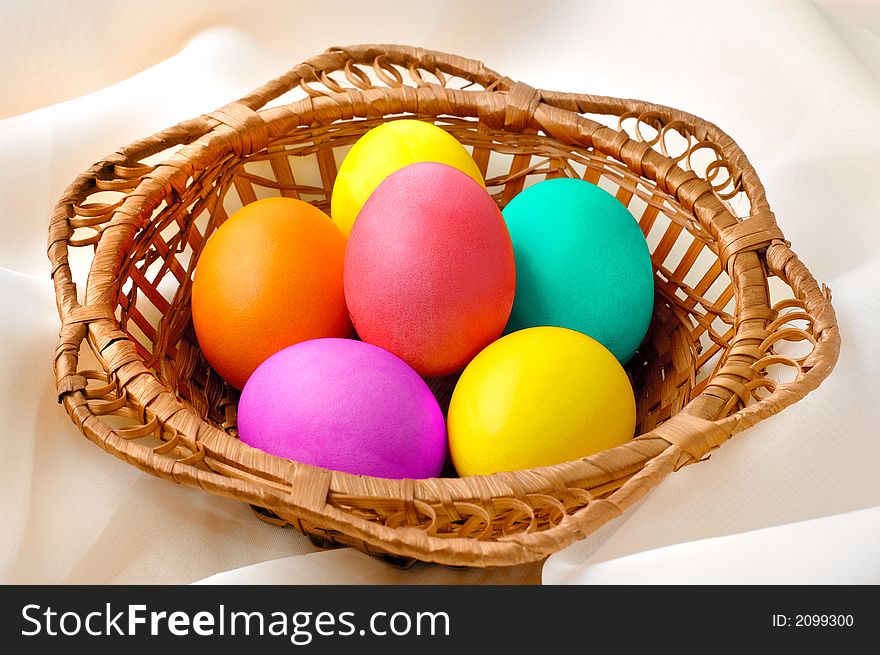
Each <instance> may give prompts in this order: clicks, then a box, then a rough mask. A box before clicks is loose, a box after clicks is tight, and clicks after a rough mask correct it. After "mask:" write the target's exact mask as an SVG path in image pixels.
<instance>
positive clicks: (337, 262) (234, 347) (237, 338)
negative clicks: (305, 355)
mask: <svg viewBox="0 0 880 655" xmlns="http://www.w3.org/2000/svg"><path fill="white" fill-rule="evenodd" d="M344 257H345V237H344V236H343V235H342V232H341V231H340V230H339V228H338V227H336V225H335V224H334V223H333V222H332V221H331V220H330V218H329V217H328V216H327V215H326V214H324V212H322V211H321V210H319V209H318V208H316V207H314V206H312V205H310V204H309V203H307V202H303V201H301V200H295V199H293V198H267V199H264V200H258V201H256V202H253V203H251V204H249V205H246V206H245V207H242V208H241V209H240V210H238V211H237V212H235V213H234V214H233V215H232V216H230V217H229V219H227V220H226V222H225V223H223V224H222V225H221V226H220V227H219V228H218V229H217V231H216V232H215V233H214V234H213V235H211V237H210V238H209V239H208V242H207V243H206V244H205V247H204V250H203V251H202V254H201V256H200V258H199V262H198V265H197V266H196V271H195V277H194V279H193V287H192V316H193V327H194V328H195V331H196V336H197V337H198V340H199V345H200V346H201V348H202V352H204V354H205V357H206V358H207V360H208V362H209V363H210V364H211V366H213V367H214V369H215V370H216V371H217V372H218V373H219V374H220V375H221V376H223V378H224V379H225V380H226V381H227V382H229V383H230V384H232V385H234V386H236V387H238V388H239V389H240V388H242V387H243V386H244V383H245V382H247V379H248V378H249V377H250V375H251V373H253V371H254V370H255V369H256V368H257V366H259V365H260V364H261V363H262V362H263V361H264V360H265V359H267V358H268V357H269V356H271V355H273V354H274V353H276V352H278V351H279V350H281V349H282V348H286V347H287V346H291V345H293V344H295V343H299V342H300V341H306V340H307V339H317V338H321V337H348V336H351V335H352V327H351V322H350V321H349V318H348V311H347V310H346V307H345V296H344V294H343V288H342V264H343V260H344Z"/></svg>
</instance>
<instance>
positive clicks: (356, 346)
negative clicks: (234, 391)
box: [238, 339, 446, 478]
mask: <svg viewBox="0 0 880 655" xmlns="http://www.w3.org/2000/svg"><path fill="white" fill-rule="evenodd" d="M238 430H239V435H240V438H241V440H242V441H243V442H244V443H246V444H248V445H250V446H253V447H255V448H259V449H260V450H263V451H265V452H268V453H271V454H273V455H277V456H279V457H286V458H289V459H292V460H295V461H298V462H303V463H306V464H312V465H314V466H321V467H324V468H329V469H335V470H339V471H345V472H348V473H353V474H360V475H371V476H376V477H383V478H427V477H436V476H437V475H439V473H440V470H441V469H442V467H443V463H444V460H445V457H446V427H445V424H444V422H443V414H442V412H441V411H440V407H439V405H438V404H437V400H436V399H435V398H434V395H433V394H432V393H431V390H430V389H429V388H428V386H427V385H426V384H425V382H424V380H422V379H421V378H420V377H419V375H418V374H417V373H416V372H415V371H413V370H412V369H411V368H410V367H409V366H407V365H406V364H405V363H404V362H403V361H401V360H400V359H399V358H397V357H395V356H394V355H392V354H391V353H389V352H387V351H385V350H382V349H381V348H378V347H376V346H372V345H370V344H366V343H362V342H360V341H355V340H352V339H315V340H312V341H304V342H302V343H299V344H296V345H295V346H290V347H289V348H285V349H284V350H282V351H280V352H278V353H276V354H274V355H272V356H271V357H270V358H269V359H267V360H266V361H265V362H263V363H262V364H261V365H260V366H259V368H257V370H256V371H254V373H253V375H252V376H251V377H250V379H249V380H248V382H247V384H246V385H245V387H244V390H243V391H242V393H241V399H240V401H239V404H238Z"/></svg>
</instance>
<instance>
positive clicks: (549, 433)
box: [447, 327, 636, 476]
mask: <svg viewBox="0 0 880 655" xmlns="http://www.w3.org/2000/svg"><path fill="white" fill-rule="evenodd" d="M635 421H636V404H635V397H634V395H633V391H632V387H631V386H630V383H629V379H628V378H627V375H626V373H625V372H624V370H623V367H621V365H620V363H619V362H618V361H617V359H616V358H615V357H614V355H612V354H611V353H610V352H609V351H608V350H607V349H606V348H605V347H604V346H602V344H600V343H599V342H598V341H596V340H595V339H592V338H590V337H588V336H586V335H585V334H583V333H581V332H576V331H574V330H569V329H567V328H559V327H535V328H529V329H526V330H519V331H517V332H513V333H511V334H508V335H505V336H503V337H502V338H500V339H498V341H496V342H494V343H493V344H491V345H490V346H489V347H488V348H486V349H485V350H483V351H482V352H481V353H480V354H479V355H477V356H476V357H475V358H474V360H473V361H472V362H471V363H470V364H469V365H468V367H467V368H466V369H465V370H464V373H462V374H461V378H460V379H459V381H458V383H457V384H456V386H455V390H454V391H453V393H452V400H451V402H450V405H449V413H448V417H447V427H448V431H449V452H450V455H451V456H452V461H453V464H454V465H455V469H456V471H458V473H459V475H462V476H468V475H483V474H489V473H497V472H499V471H518V470H522V469H530V468H535V467H538V466H548V465H552V464H560V463H562V462H567V461H570V460H573V459H577V458H580V457H586V456H587V455H592V454H593V453H597V452H599V451H602V450H606V449H608V448H612V447H614V446H618V445H620V444H622V443H624V442H626V441H627V440H628V439H630V438H631V437H632V436H633V432H634V430H635Z"/></svg>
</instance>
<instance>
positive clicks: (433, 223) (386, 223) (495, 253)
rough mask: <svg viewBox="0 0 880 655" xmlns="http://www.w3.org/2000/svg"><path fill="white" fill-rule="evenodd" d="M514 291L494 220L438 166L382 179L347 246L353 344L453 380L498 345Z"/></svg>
mask: <svg viewBox="0 0 880 655" xmlns="http://www.w3.org/2000/svg"><path fill="white" fill-rule="evenodd" d="M515 287H516V270H515V266H514V260H513V250H512V248H511V244H510V237H509V235H508V234H507V228H506V227H505V225H504V220H503V219H502V217H501V212H499V211H498V208H497V207H496V205H495V203H494V201H493V200H492V198H491V197H490V196H489V194H487V193H486V190H485V189H483V188H482V187H481V186H480V185H479V184H477V183H476V182H474V181H473V180H472V179H471V178H469V177H468V176H467V175H465V174H464V173H462V172H461V171H459V170H457V169H455V168H452V167H451V166H447V165H445V164H438V163H434V162H421V163H417V164H410V165H409V166H406V167H405V168H402V169H400V170H399V171H397V172H396V173H394V174H392V175H391V176H389V177H388V178H387V179H386V180H385V181H384V182H382V184H380V185H379V186H378V187H377V188H376V190H375V191H374V192H373V194H372V195H371V196H370V198H369V199H368V200H367V202H366V204H364V207H363V209H362V210H361V212H360V215H359V216H358V220H357V222H356V223H355V225H354V229H353V230H352V232H351V236H350V237H349V240H348V247H347V249H346V253H345V300H346V302H347V303H348V311H349V314H350V315H351V319H352V322H353V323H354V327H355V329H356V330H357V333H358V335H360V337H361V338H362V339H363V340H364V341H367V342H369V343H372V344H375V345H377V346H381V347H382V348H385V349H386V350H389V351H390V352H392V353H394V354H395V355H397V356H398V357H400V358H401V359H403V360H404V361H405V362H406V363H407V364H409V365H410V366H412V367H413V368H414V369H415V370H416V371H418V372H419V373H420V374H421V375H423V376H426V377H437V376H442V375H447V374H449V373H452V372H454V371H459V370H461V369H462V368H464V367H465V365H466V364H467V363H468V362H469V361H470V360H471V359H472V358H473V357H474V356H475V355H476V354H477V353H478V352H480V350H482V349H483V348H484V347H485V346H487V345H488V344H489V343H491V342H492V341H494V340H495V339H497V338H498V337H499V336H501V333H502V331H503V330H504V326H505V324H506V323H507V319H508V317H509V315H510V308H511V305H512V304H513V295H514V290H515Z"/></svg>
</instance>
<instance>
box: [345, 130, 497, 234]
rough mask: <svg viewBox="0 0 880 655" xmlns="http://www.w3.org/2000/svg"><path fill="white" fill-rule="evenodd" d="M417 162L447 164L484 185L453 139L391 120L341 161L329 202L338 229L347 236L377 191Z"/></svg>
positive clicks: (480, 176)
mask: <svg viewBox="0 0 880 655" xmlns="http://www.w3.org/2000/svg"><path fill="white" fill-rule="evenodd" d="M421 161H433V162H439V163H443V164H447V165H449V166H452V167H454V168H457V169H459V170H460V171H462V172H464V173H465V174H467V175H468V176H470V177H471V178H472V179H473V180H474V181H475V182H477V183H478V184H480V185H481V186H485V183H484V182H483V176H482V174H481V173H480V169H479V168H478V167H477V164H476V162H474V160H473V159H472V158H471V156H470V155H469V154H468V152H467V150H465V149H464V146H463V145H461V143H459V142H458V141H457V140H456V139H455V137H453V136H452V135H451V134H449V133H448V132H446V131H444V130H442V129H440V128H439V127H437V126H436V125H433V124H432V123H426V122H424V121H417V120H412V119H401V120H395V121H389V122H387V123H383V124H382V125H379V126H378V127H374V128H373V129H371V130H370V131H369V132H367V133H366V134H364V135H363V136H362V137H361V138H360V139H358V140H357V141H356V142H355V144H354V146H352V148H351V150H349V151H348V154H346V156H345V159H343V160H342V165H341V166H340V167H339V172H338V174H337V175H336V181H335V182H334V183H333V193H332V196H331V201H330V214H331V215H332V216H333V220H334V221H335V222H336V224H337V225H338V226H339V229H341V230H342V232H343V233H344V234H345V235H346V236H348V234H349V233H350V232H351V228H352V226H353V225H354V222H355V219H356V218H357V215H358V213H359V212H360V210H361V208H362V207H363V205H364V203H365V202H366V201H367V198H369V197H370V194H371V193H373V191H374V190H375V189H376V187H377V186H379V184H380V183H381V182H382V181H383V180H384V179H385V178H386V177H388V176H389V175H391V174H392V173H394V172H395V171H398V170H400V169H401V168H403V167H404V166H407V165H409V164H413V163H416V162H421Z"/></svg>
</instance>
